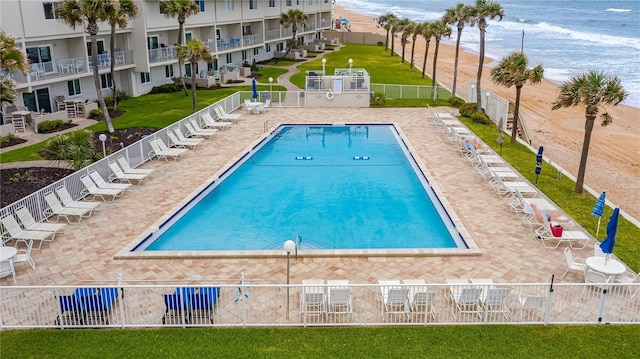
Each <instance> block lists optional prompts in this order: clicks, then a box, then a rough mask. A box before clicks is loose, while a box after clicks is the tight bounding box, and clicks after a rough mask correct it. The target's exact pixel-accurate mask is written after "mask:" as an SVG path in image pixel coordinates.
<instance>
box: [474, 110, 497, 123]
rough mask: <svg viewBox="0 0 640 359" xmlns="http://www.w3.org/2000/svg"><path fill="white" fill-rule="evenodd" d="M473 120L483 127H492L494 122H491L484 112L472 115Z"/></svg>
mask: <svg viewBox="0 0 640 359" xmlns="http://www.w3.org/2000/svg"><path fill="white" fill-rule="evenodd" d="M471 120H473V122H476V123H479V124H481V125H492V124H493V121H491V119H490V118H489V116H487V114H486V113H484V112H477V111H476V112H474V113H472V114H471Z"/></svg>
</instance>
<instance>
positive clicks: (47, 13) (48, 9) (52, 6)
mask: <svg viewBox="0 0 640 359" xmlns="http://www.w3.org/2000/svg"><path fill="white" fill-rule="evenodd" d="M42 8H43V9H44V18H45V19H47V20H53V19H55V18H56V3H55V2H45V3H42Z"/></svg>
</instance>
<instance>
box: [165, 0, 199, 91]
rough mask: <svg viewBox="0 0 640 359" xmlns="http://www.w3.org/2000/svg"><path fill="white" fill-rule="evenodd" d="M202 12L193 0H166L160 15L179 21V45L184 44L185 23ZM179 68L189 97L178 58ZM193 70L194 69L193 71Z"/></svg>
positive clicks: (181, 81) (181, 64) (183, 87)
mask: <svg viewBox="0 0 640 359" xmlns="http://www.w3.org/2000/svg"><path fill="white" fill-rule="evenodd" d="M199 11H200V7H199V6H198V4H196V2H195V1H193V0H166V1H160V13H161V14H162V15H164V17H166V18H167V19H170V18H173V17H175V18H177V19H178V42H177V44H178V45H182V44H183V43H184V39H185V36H184V22H185V21H187V18H188V17H189V16H191V15H195V14H197V13H198V12H199ZM178 67H179V68H180V83H181V84H182V89H183V90H184V95H185V96H189V93H188V92H187V85H186V84H185V83H184V75H183V73H182V71H183V69H184V62H183V61H182V60H181V59H180V58H178ZM192 70H193V69H192Z"/></svg>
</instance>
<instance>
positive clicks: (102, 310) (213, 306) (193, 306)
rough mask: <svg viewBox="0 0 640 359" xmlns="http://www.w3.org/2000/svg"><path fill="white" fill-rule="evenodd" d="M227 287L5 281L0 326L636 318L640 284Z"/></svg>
mask: <svg viewBox="0 0 640 359" xmlns="http://www.w3.org/2000/svg"><path fill="white" fill-rule="evenodd" d="M225 282H226V283H225ZM219 283H225V284H219ZM229 283H231V282H230V281H216V280H205V281H199V282H196V281H188V282H187V281H185V282H180V283H176V282H173V283H172V284H171V285H166V284H165V285H124V284H121V283H120V284H117V282H111V283H110V284H109V285H102V284H94V285H92V286H86V287H69V286H46V287H45V286H35V287H18V286H16V287H2V288H0V295H1V297H2V301H1V303H0V329H26V328H75V327H91V328H103V327H114V328H135V327H162V326H174V327H195V326H216V327H248V326H278V327H283V326H295V327H300V326H369V325H376V326H381V325H442V324H522V323H527V324H597V323H621V324H638V323H640V301H639V297H640V295H638V294H637V292H638V290H639V289H640V284H632V285H619V284H610V285H606V287H605V284H602V285H600V287H598V286H596V285H594V284H591V285H586V284H565V283H562V284H553V285H552V284H550V283H535V284H512V283H495V284H493V283H491V284H478V285H475V286H474V285H472V284H464V285H462V284H460V285H449V284H431V283H428V284H418V285H410V284H402V285H400V284H393V285H391V284H390V285H371V284H342V283H341V284H339V285H338V284H317V285H313V286H309V285H305V286H302V285H290V286H286V285H276V284H266V283H268V282H267V281H253V283H249V282H242V283H244V284H243V285H240V284H229ZM236 283H237V281H236ZM259 283H260V284H259ZM321 283H322V282H321ZM467 293H473V295H472V296H470V297H469V299H468V300H466V301H465V300H464V296H466V294H467ZM634 293H635V295H634Z"/></svg>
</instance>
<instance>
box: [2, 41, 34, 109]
mask: <svg viewBox="0 0 640 359" xmlns="http://www.w3.org/2000/svg"><path fill="white" fill-rule="evenodd" d="M30 67H31V66H30V65H29V61H28V60H27V56H26V54H25V53H24V51H23V50H22V48H21V47H20V46H18V45H17V44H16V39H15V38H14V37H12V36H11V35H9V33H7V32H6V31H4V30H2V29H0V69H1V70H2V71H0V73H1V74H0V103H1V102H8V103H13V101H14V100H15V98H16V85H17V84H16V82H15V81H14V80H13V79H12V78H11V77H9V76H7V74H12V73H16V72H18V71H20V72H22V73H25V74H26V73H27V71H28V70H29V69H30Z"/></svg>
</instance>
